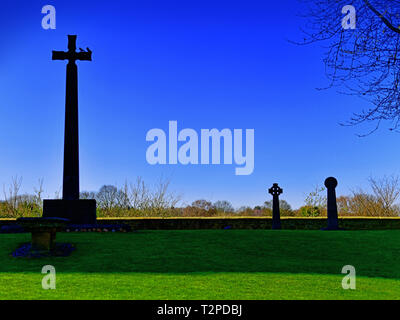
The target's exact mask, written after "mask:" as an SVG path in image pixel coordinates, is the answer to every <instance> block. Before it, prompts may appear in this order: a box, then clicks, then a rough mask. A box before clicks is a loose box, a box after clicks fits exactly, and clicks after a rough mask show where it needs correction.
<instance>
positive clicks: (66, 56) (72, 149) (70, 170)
mask: <svg viewBox="0 0 400 320" xmlns="http://www.w3.org/2000/svg"><path fill="white" fill-rule="evenodd" d="M52 59H53V60H68V63H67V81H66V92H65V132H64V172H63V195H62V199H46V200H43V217H59V218H66V219H69V220H70V222H71V223H73V224H94V223H95V222H96V200H94V199H79V134H78V70H77V66H76V64H75V61H76V60H82V61H92V51H90V50H89V48H87V51H84V50H82V49H80V52H76V36H75V35H69V36H68V51H53V57H52Z"/></svg>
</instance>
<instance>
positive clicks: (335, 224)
mask: <svg viewBox="0 0 400 320" xmlns="http://www.w3.org/2000/svg"><path fill="white" fill-rule="evenodd" d="M324 184H325V187H326V190H327V202H328V203H327V209H328V227H327V228H325V229H323V230H339V219H338V210H337V204H336V191H335V188H336V187H337V184H338V182H337V180H336V179H335V178H334V177H329V178H326V179H325V183H324Z"/></svg>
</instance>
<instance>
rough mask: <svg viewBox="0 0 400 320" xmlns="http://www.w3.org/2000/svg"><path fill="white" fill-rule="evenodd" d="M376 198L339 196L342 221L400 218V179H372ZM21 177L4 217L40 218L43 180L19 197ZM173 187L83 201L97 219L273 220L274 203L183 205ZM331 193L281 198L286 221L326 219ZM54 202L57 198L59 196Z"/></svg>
mask: <svg viewBox="0 0 400 320" xmlns="http://www.w3.org/2000/svg"><path fill="white" fill-rule="evenodd" d="M368 182H369V185H370V189H371V193H367V192H365V191H363V190H362V189H358V190H356V191H352V193H351V195H347V196H339V197H338V198H337V205H338V210H339V215H340V216H371V217H374V216H376V217H378V216H380V217H395V216H399V215H400V207H399V205H397V202H396V201H397V200H398V197H399V195H400V188H399V178H398V177H396V176H390V177H384V178H382V179H374V178H369V179H368ZM21 184H22V178H18V177H15V178H13V179H12V182H11V183H10V185H9V187H8V188H5V187H4V188H3V191H4V200H3V201H0V217H1V218H16V217H21V216H25V217H38V216H41V215H42V210H43V209H42V205H43V180H39V186H38V187H37V188H35V189H34V193H33V194H19V191H20V188H21ZM169 185H170V182H169V181H168V180H160V181H159V183H158V184H157V185H156V186H155V187H153V188H151V187H149V186H148V185H146V184H145V183H144V181H143V180H142V179H141V178H138V179H137V181H136V182H135V183H128V182H126V183H124V185H123V186H122V187H120V188H118V187H116V186H112V185H104V186H102V187H101V188H100V190H99V191H97V192H88V191H84V192H81V195H80V197H81V198H82V199H96V201H97V216H98V217H213V216H215V217H218V216H272V201H265V202H264V203H263V204H262V205H259V206H256V207H246V206H243V207H240V208H237V209H235V208H234V207H233V206H232V204H231V203H230V202H229V201H226V200H220V201H216V202H211V201H207V200H205V199H200V200H196V201H194V202H193V203H192V204H191V205H182V204H181V197H180V196H179V195H177V194H176V193H174V192H171V191H169ZM325 194H326V190H325V188H324V187H318V186H317V187H316V188H315V190H313V191H312V192H310V193H308V194H307V195H306V197H305V200H304V205H303V206H302V207H300V208H298V209H292V207H291V206H290V204H289V203H288V202H287V201H285V200H284V199H280V212H281V216H292V217H319V216H326V196H325ZM54 198H58V194H56V195H55V197H54Z"/></svg>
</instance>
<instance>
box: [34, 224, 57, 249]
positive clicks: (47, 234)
mask: <svg viewBox="0 0 400 320" xmlns="http://www.w3.org/2000/svg"><path fill="white" fill-rule="evenodd" d="M55 241H56V229H50V230H47V231H32V249H33V250H40V251H42V250H44V251H50V250H52V249H54V247H55Z"/></svg>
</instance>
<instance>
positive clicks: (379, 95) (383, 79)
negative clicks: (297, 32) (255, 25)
mask: <svg viewBox="0 0 400 320" xmlns="http://www.w3.org/2000/svg"><path fill="white" fill-rule="evenodd" d="M299 1H300V2H302V3H304V4H305V7H306V8H305V9H304V10H305V12H304V14H302V16H304V18H306V24H305V26H304V27H303V28H302V30H303V32H304V35H305V37H304V39H303V41H300V42H298V43H299V44H309V43H313V42H323V43H324V47H325V48H326V51H325V55H324V60H323V61H324V63H325V69H326V75H327V76H328V78H329V79H330V84H329V86H328V87H333V86H340V87H341V88H342V92H343V93H345V94H351V95H357V96H360V97H362V98H363V99H365V100H367V101H369V102H370V103H369V104H368V106H367V107H366V108H365V109H364V110H363V111H361V112H359V113H355V114H354V116H353V117H352V118H351V119H350V120H349V121H348V122H347V123H346V124H347V125H355V124H360V123H363V122H374V123H375V124H376V126H375V127H374V128H373V129H372V130H371V131H370V132H369V133H371V132H373V131H375V130H376V129H378V127H379V125H380V123H381V122H382V121H390V122H391V127H390V129H391V130H396V129H399V121H400V103H399V98H400V92H399V80H400V64H399V58H400V57H399V50H400V28H399V26H400V1H399V0H335V1H332V0H299ZM348 5H353V6H354V8H355V10H356V11H355V13H356V25H355V29H349V28H347V27H346V26H345V27H344V26H343V25H342V21H343V18H346V21H347V17H349V13H350V11H348V10H349V7H348ZM346 6H347V7H346ZM342 10H343V12H342Z"/></svg>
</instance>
